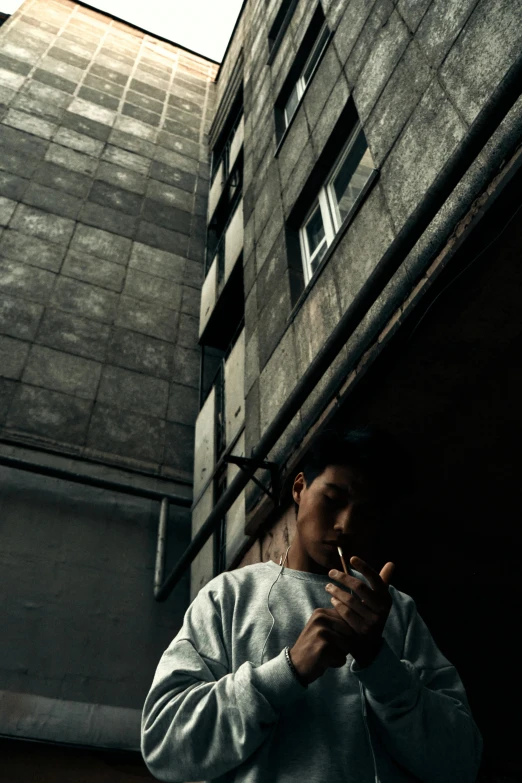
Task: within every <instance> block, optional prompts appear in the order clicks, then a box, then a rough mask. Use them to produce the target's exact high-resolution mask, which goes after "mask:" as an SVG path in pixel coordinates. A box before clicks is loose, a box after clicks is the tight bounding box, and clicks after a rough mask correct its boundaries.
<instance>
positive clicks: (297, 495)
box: [292, 472, 306, 505]
mask: <svg viewBox="0 0 522 783" xmlns="http://www.w3.org/2000/svg"><path fill="white" fill-rule="evenodd" d="M305 487H306V481H305V477H304V473H303V472H301V473H298V474H297V476H296V477H295V479H294V484H293V486H292V497H293V499H294V503H297V505H299V503H300V502H301V492H302V491H303V489H304V488H305Z"/></svg>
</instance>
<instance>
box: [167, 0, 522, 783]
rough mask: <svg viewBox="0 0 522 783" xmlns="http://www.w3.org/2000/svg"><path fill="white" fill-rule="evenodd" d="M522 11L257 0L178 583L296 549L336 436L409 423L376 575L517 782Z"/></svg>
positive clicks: (223, 97) (230, 125)
mask: <svg viewBox="0 0 522 783" xmlns="http://www.w3.org/2000/svg"><path fill="white" fill-rule="evenodd" d="M521 23H522V4H521V3H520V2H511V0H509V2H508V1H507V0H506V1H505V2H503V1H502V0H501V1H500V2H495V3H491V2H488V0H478V1H477V0H470V2H464V3H463V2H458V3H456V2H450V1H448V0H444V1H442V0H441V1H440V2H439V0H431V1H430V0H426V1H424V2H420V1H419V2H417V1H416V2H407V1H404V2H403V0H398V2H389V0H376V1H375V2H359V1H358V0H340V1H338V0H335V1H334V0H321V2H313V3H311V2H306V1H305V0H277V1H275V0H274V1H272V2H266V1H265V0H247V2H245V3H244V5H243V9H242V13H241V16H240V18H239V20H238V23H237V26H236V29H235V31H234V34H233V37H232V40H231V42H230V45H229V48H228V51H227V53H226V56H225V58H224V61H223V63H222V64H221V67H220V70H219V73H218V77H217V98H216V112H215V117H214V121H213V123H212V126H211V129H210V137H209V140H210V147H211V152H212V169H211V187H210V196H209V209H208V238H207V257H206V266H205V280H204V283H203V287H202V299H201V315H200V330H199V331H200V343H201V345H202V354H203V372H202V389H201V410H200V412H199V415H198V419H197V422H196V446H195V467H194V501H193V502H194V506H193V517H192V520H193V522H192V524H193V528H192V532H193V536H194V538H193V542H192V544H191V547H190V548H189V550H188V551H187V552H186V553H184V554H183V557H182V559H180V561H179V564H178V566H177V567H176V568H175V570H173V571H172V573H171V577H170V580H169V582H168V583H167V586H166V588H165V590H164V591H163V596H166V595H168V594H169V593H170V590H171V589H172V588H173V587H174V586H175V584H176V580H177V579H179V578H180V577H181V575H182V574H184V573H185V569H186V568H187V567H188V564H189V563H190V564H191V571H192V577H191V599H193V598H194V596H195V595H196V594H197V591H198V590H199V589H200V588H201V586H202V585H203V584H205V583H206V582H208V580H209V579H211V578H212V577H213V576H215V575H217V574H218V573H220V572H221V571H223V570H230V569H234V568H240V567H242V566H244V565H247V564H249V563H254V562H259V561H265V560H268V559H272V560H274V561H276V562H279V558H280V556H281V555H282V554H284V552H285V550H286V547H287V546H288V544H289V543H290V542H291V540H292V537H293V535H294V532H295V515H294V509H293V504H292V503H291V499H290V494H289V492H288V486H287V483H288V480H289V479H292V478H293V476H295V474H296V473H297V469H298V465H299V462H300V460H301V458H302V457H303V455H304V454H305V452H306V448H307V446H308V445H309V443H310V440H311V438H312V437H313V435H314V433H315V432H318V431H319V430H320V429H321V428H322V427H324V426H326V425H328V426H341V425H346V424H366V423H369V422H373V423H374V424H377V425H380V426H381V427H384V428H385V429H387V430H388V431H389V432H391V433H392V434H393V435H395V437H396V439H397V440H398V442H399V443H400V444H402V445H403V446H404V447H406V448H407V449H408V450H409V451H410V452H411V453H412V454H413V455H414V456H415V462H416V465H417V467H418V472H419V475H418V487H417V490H416V493H415V495H414V497H412V499H411V501H410V502H409V504H408V508H404V514H403V515H402V517H401V519H400V520H396V519H394V520H391V524H393V530H390V540H389V541H388V542H387V546H384V545H383V551H382V552H381V553H379V554H375V555H374V556H375V565H376V566H377V565H378V566H379V567H382V565H383V564H384V562H385V560H386V559H394V560H395V562H396V563H397V565H398V568H397V571H396V584H397V586H398V587H399V588H400V589H403V590H405V591H406V592H408V593H410V594H412V595H413V596H414V598H415V599H416V600H417V603H418V605H419V607H420V610H421V614H422V615H423V616H424V617H425V618H426V620H427V622H428V624H429V626H430V628H432V629H433V633H434V635H435V638H436V640H437V641H438V643H439V645H440V646H441V648H442V649H443V651H444V652H445V653H446V654H447V656H448V657H449V658H450V660H452V661H454V662H455V664H456V665H457V666H458V668H459V671H461V673H462V677H463V679H464V682H465V685H466V687H467V689H468V692H469V697H470V701H471V703H472V706H473V709H474V712H475V714H476V716H477V720H478V722H479V725H480V727H481V730H482V732H483V734H484V737H485V754H484V767H483V772H482V774H483V779H484V780H490V779H491V780H498V781H500V780H502V781H508V780H509V781H514V780H516V779H518V778H519V777H520V773H521V771H522V767H521V765H520V761H519V758H518V754H517V750H516V748H517V742H516V737H515V733H514V725H515V724H516V720H515V712H514V710H513V707H512V706H510V704H511V705H512V704H513V702H512V701H511V698H512V695H511V696H508V694H507V693H506V692H501V693H499V687H498V682H497V680H496V677H495V676H493V675H492V674H488V673H486V672H485V671H484V668H485V667H484V658H483V652H485V648H488V642H487V641H486V640H485V638H484V635H483V622H484V616H483V612H484V605H483V603H482V602H483V600H486V601H489V599H484V592H485V591H486V592H487V591H488V589H487V585H488V584H490V583H491V582H492V581H493V582H495V583H496V580H497V579H498V580H499V582H498V586H499V587H500V591H501V593H502V594H503V595H504V596H505V598H506V603H505V604H503V606H502V608H500V607H498V606H495V608H494V609H493V607H491V609H490V611H491V612H492V615H494V616H495V617H496V618H498V623H497V622H495V643H494V645H493V646H494V647H495V650H496V651H497V654H500V655H501V658H502V660H503V661H504V662H505V671H506V680H509V679H510V678H511V679H512V680H513V681H515V679H516V678H517V674H516V671H517V669H518V663H517V660H516V655H515V654H512V653H511V652H510V650H512V649H513V641H514V633H515V631H514V628H513V625H512V623H511V622H509V621H508V620H507V618H508V617H514V616H516V615H517V613H518V611H519V610H517V607H519V606H520V600H521V598H522V593H521V590H520V585H518V584H517V585H515V581H516V580H513V579H512V578H511V577H510V576H509V574H510V573H514V572H516V570H517V565H516V557H517V555H515V553H518V551H519V546H517V545H518V544H519V543H520V532H519V526H518V524H516V523H515V525H514V524H513V517H514V513H515V509H517V508H518V492H519V490H518V488H517V481H516V479H514V476H515V474H516V473H517V469H518V468H519V466H520V458H519V456H517V455H518V452H519V451H520V449H519V442H520V433H521V423H522V420H521V414H520V405H519V404H518V403H517V402H516V400H519V399H520V394H521V386H520V370H519V368H518V365H519V359H518V357H519V356H520V348H521V342H520V341H521V332H520V311H521V305H522V299H521V294H520V290H521V289H520V268H519V264H518V262H517V257H519V255H520V247H521V244H520V228H519V226H520V213H519V211H518V210H519V209H520V204H521V198H520V183H521V177H520V162H521V151H520V142H521V140H522V133H521V130H522V113H521V109H522V103H521V102H520V99H519V95H520V84H521V83H522V82H521V71H520V52H521V49H522V46H521V44H522V33H521V30H522V25H521ZM241 147H242V149H241ZM238 458H239V461H238ZM260 462H265V463H268V464H265V465H264V466H261V468H262V469H258V470H257V472H256V474H255V478H256V479H257V480H258V481H259V482H260V483H261V484H264V486H265V490H268V491H269V492H270V491H271V493H272V496H270V495H269V494H268V493H267V492H266V491H264V490H263V489H262V488H260V486H259V484H256V483H253V482H252V481H251V480H250V479H249V474H248V469H249V467H250V468H252V469H254V468H256V467H257V466H259V463H260ZM515 465H516V467H515ZM267 468H271V471H270V470H269V469H267ZM408 480H409V477H408V476H407V475H405V481H408ZM281 487H283V492H282V494H281V501H280V502H279V503H277V502H276V499H277V497H278V496H279V494H280V489H281ZM216 503H219V505H218V506H217V508H216ZM500 509H502V511H500ZM492 520H494V523H493V522H492ZM492 525H494V528H495V530H494V532H493V531H492ZM510 553H511V554H510ZM381 557H382V558H384V559H382V560H380V559H379V558H381ZM504 562H508V563H509V566H508V567H507V569H505V568H504V566H503V565H502V564H503V563H504ZM488 606H490V604H488ZM448 607H452V608H451V609H448ZM501 618H503V619H501ZM480 629H482V630H480ZM500 651H501V652H500ZM486 668H487V667H486ZM508 672H509V674H508ZM518 695H519V696H520V695H521V694H520V691H518ZM500 715H502V716H503V717H502V718H501V719H499V716H500Z"/></svg>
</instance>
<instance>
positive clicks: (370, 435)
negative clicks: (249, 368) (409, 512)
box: [292, 425, 415, 512]
mask: <svg viewBox="0 0 522 783" xmlns="http://www.w3.org/2000/svg"><path fill="white" fill-rule="evenodd" d="M329 465H348V466H350V467H351V468H353V470H354V471H355V472H356V473H359V474H361V475H362V476H363V477H364V478H366V479H370V480H371V481H372V482H374V483H375V486H376V489H377V492H378V494H379V496H380V497H381V498H382V499H383V500H384V498H388V499H391V498H392V497H393V498H394V499H395V500H398V499H399V497H403V496H404V495H406V494H407V493H408V492H409V491H410V490H411V489H412V487H413V485H414V481H415V479H414V472H413V463H412V461H411V458H410V456H409V455H408V454H407V452H406V451H405V449H404V448H403V447H402V446H401V445H400V444H399V443H398V442H397V441H396V440H395V438H393V437H392V436H391V435H390V434H389V433H387V432H385V431H384V430H381V429H378V428H376V427H373V426H370V425H367V426H365V427H359V428H357V429H348V430H344V431H338V430H334V429H326V430H323V432H321V433H320V435H318V436H317V438H316V439H315V440H314V441H313V442H312V445H311V447H310V449H309V451H308V452H307V454H306V455H305V457H304V459H303V460H302V462H301V464H300V465H299V466H297V469H296V470H294V472H293V475H294V477H295V476H296V475H297V473H299V472H300V471H302V472H303V474H304V478H305V482H306V485H307V486H310V484H311V483H312V482H313V481H314V480H315V479H316V478H317V477H318V476H320V475H321V474H322V473H324V471H325V470H326V468H327V467H328V466H329ZM292 483H293V482H292ZM294 506H295V509H296V512H297V508H298V506H297V504H296V503H295V502H294Z"/></svg>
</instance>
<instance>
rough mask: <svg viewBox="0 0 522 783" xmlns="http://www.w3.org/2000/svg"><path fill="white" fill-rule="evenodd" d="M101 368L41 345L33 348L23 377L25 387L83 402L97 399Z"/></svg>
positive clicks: (99, 365) (96, 364) (94, 363)
mask: <svg viewBox="0 0 522 783" xmlns="http://www.w3.org/2000/svg"><path fill="white" fill-rule="evenodd" d="M101 369H102V365H101V364H99V363H98V362H93V361H91V360H90V359H83V358H80V357H79V356H73V355H71V354H68V353H62V352H61V351H55V350H53V349H52V348H46V347H45V346H43V345H33V347H32V348H31V353H30V355H29V358H28V360H27V364H26V367H25V371H24V374H23V377H22V381H23V382H24V383H28V384H31V385H32V386H42V387H43V388H45V389H51V390H53V391H59V392H64V393H65V394H72V395H73V396H74V397H81V398H82V399H86V400H93V399H94V398H95V396H96V392H97V389H98V383H99V380H100V373H101Z"/></svg>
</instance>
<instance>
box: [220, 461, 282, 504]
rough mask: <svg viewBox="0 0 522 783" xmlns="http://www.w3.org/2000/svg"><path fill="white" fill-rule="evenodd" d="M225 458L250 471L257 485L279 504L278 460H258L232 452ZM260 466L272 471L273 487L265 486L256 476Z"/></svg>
mask: <svg viewBox="0 0 522 783" xmlns="http://www.w3.org/2000/svg"><path fill="white" fill-rule="evenodd" d="M223 459H224V461H225V462H232V463H233V464H234V465H237V466H238V468H241V470H244V471H245V472H246V473H248V474H249V476H250V478H251V479H252V481H254V482H255V483H256V484H257V486H258V487H260V488H261V489H262V490H263V492H264V493H265V495H268V497H269V498H270V499H271V500H272V501H273V503H275V505H276V506H277V505H278V504H279V491H280V486H279V467H278V465H277V463H276V462H258V461H257V460H255V459H250V458H249V457H236V456H233V455H231V454H227V455H226V456H225V457H224V458H223ZM260 468H263V469H264V470H269V471H270V486H271V489H268V487H265V485H264V484H262V483H261V481H259V479H257V478H256V477H255V476H254V471H255V470H259V469H260Z"/></svg>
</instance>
